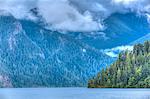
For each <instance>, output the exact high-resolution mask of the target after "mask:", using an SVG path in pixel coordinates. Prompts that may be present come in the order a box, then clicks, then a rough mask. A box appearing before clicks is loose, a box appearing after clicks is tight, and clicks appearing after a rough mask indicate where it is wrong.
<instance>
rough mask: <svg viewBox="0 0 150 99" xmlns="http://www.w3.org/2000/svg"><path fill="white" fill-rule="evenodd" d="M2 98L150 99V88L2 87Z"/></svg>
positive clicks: (0, 92)
mask: <svg viewBox="0 0 150 99" xmlns="http://www.w3.org/2000/svg"><path fill="white" fill-rule="evenodd" d="M0 99H150V89H87V88H35V89H34V88H29V89H28V88H23V89H16V88H14V89H13V88H12V89H0Z"/></svg>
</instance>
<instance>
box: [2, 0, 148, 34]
mask: <svg viewBox="0 0 150 99" xmlns="http://www.w3.org/2000/svg"><path fill="white" fill-rule="evenodd" d="M33 8H38V11H39V14H40V15H41V16H42V18H43V19H44V20H45V22H46V23H47V24H48V26H49V27H50V29H55V30H63V31H74V32H91V31H99V30H103V29H105V25H104V23H103V20H104V19H105V18H107V17H108V16H110V15H111V14H113V13H116V12H118V13H127V12H135V13H137V14H142V15H144V16H145V17H147V20H148V21H149V22H150V0H0V10H4V11H7V12H9V13H11V14H12V15H13V16H14V17H15V18H17V19H30V20H33V21H36V20H37V17H36V16H35V15H33V14H32V13H31V12H30V10H31V9H33Z"/></svg>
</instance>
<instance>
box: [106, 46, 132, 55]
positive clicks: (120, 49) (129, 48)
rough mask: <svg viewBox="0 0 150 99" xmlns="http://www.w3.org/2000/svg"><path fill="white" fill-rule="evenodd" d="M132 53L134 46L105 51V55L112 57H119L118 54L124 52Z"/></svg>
mask: <svg viewBox="0 0 150 99" xmlns="http://www.w3.org/2000/svg"><path fill="white" fill-rule="evenodd" d="M126 50H128V51H132V50H133V46H118V47H115V48H112V49H105V50H104V53H105V54H107V55H108V56H110V57H118V54H119V53H120V52H122V51H126Z"/></svg>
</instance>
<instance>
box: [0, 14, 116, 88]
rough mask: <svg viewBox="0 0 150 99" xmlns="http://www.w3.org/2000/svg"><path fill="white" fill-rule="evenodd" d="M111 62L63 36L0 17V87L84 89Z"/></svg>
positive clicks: (9, 16)
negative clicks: (72, 87) (78, 87)
mask: <svg viewBox="0 0 150 99" xmlns="http://www.w3.org/2000/svg"><path fill="white" fill-rule="evenodd" d="M113 60H114V59H113V58H111V57H109V56H107V55H106V54H104V53H102V52H101V51H99V50H96V49H94V48H92V47H90V46H88V45H86V44H84V43H82V42H80V41H78V40H75V39H74V38H72V37H69V36H68V35H66V34H62V33H59V32H57V31H50V30H46V29H44V28H43V27H41V26H40V25H38V24H36V23H34V22H31V21H28V20H17V19H15V18H14V17H13V16H11V15H7V16H6V15H0V86H1V87H62V86H63V87H66V86H69V87H71V86H86V83H87V81H88V79H89V78H90V77H92V76H94V75H95V74H96V73H98V71H100V70H101V69H102V67H103V66H107V65H109V64H110V63H112V61H113Z"/></svg>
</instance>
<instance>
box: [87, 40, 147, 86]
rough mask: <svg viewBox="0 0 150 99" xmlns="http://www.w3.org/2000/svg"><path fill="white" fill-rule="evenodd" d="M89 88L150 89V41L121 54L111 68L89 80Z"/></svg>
mask: <svg viewBox="0 0 150 99" xmlns="http://www.w3.org/2000/svg"><path fill="white" fill-rule="evenodd" d="M88 87H89V88H150V41H146V42H145V43H144V44H137V45H135V46H134V49H133V51H131V52H130V51H126V52H122V53H120V54H119V56H118V59H117V60H116V62H115V63H113V64H112V65H111V66H110V67H107V68H106V69H103V70H102V71H101V72H99V73H98V74H97V76H96V77H94V78H92V79H91V80H89V83H88Z"/></svg>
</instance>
